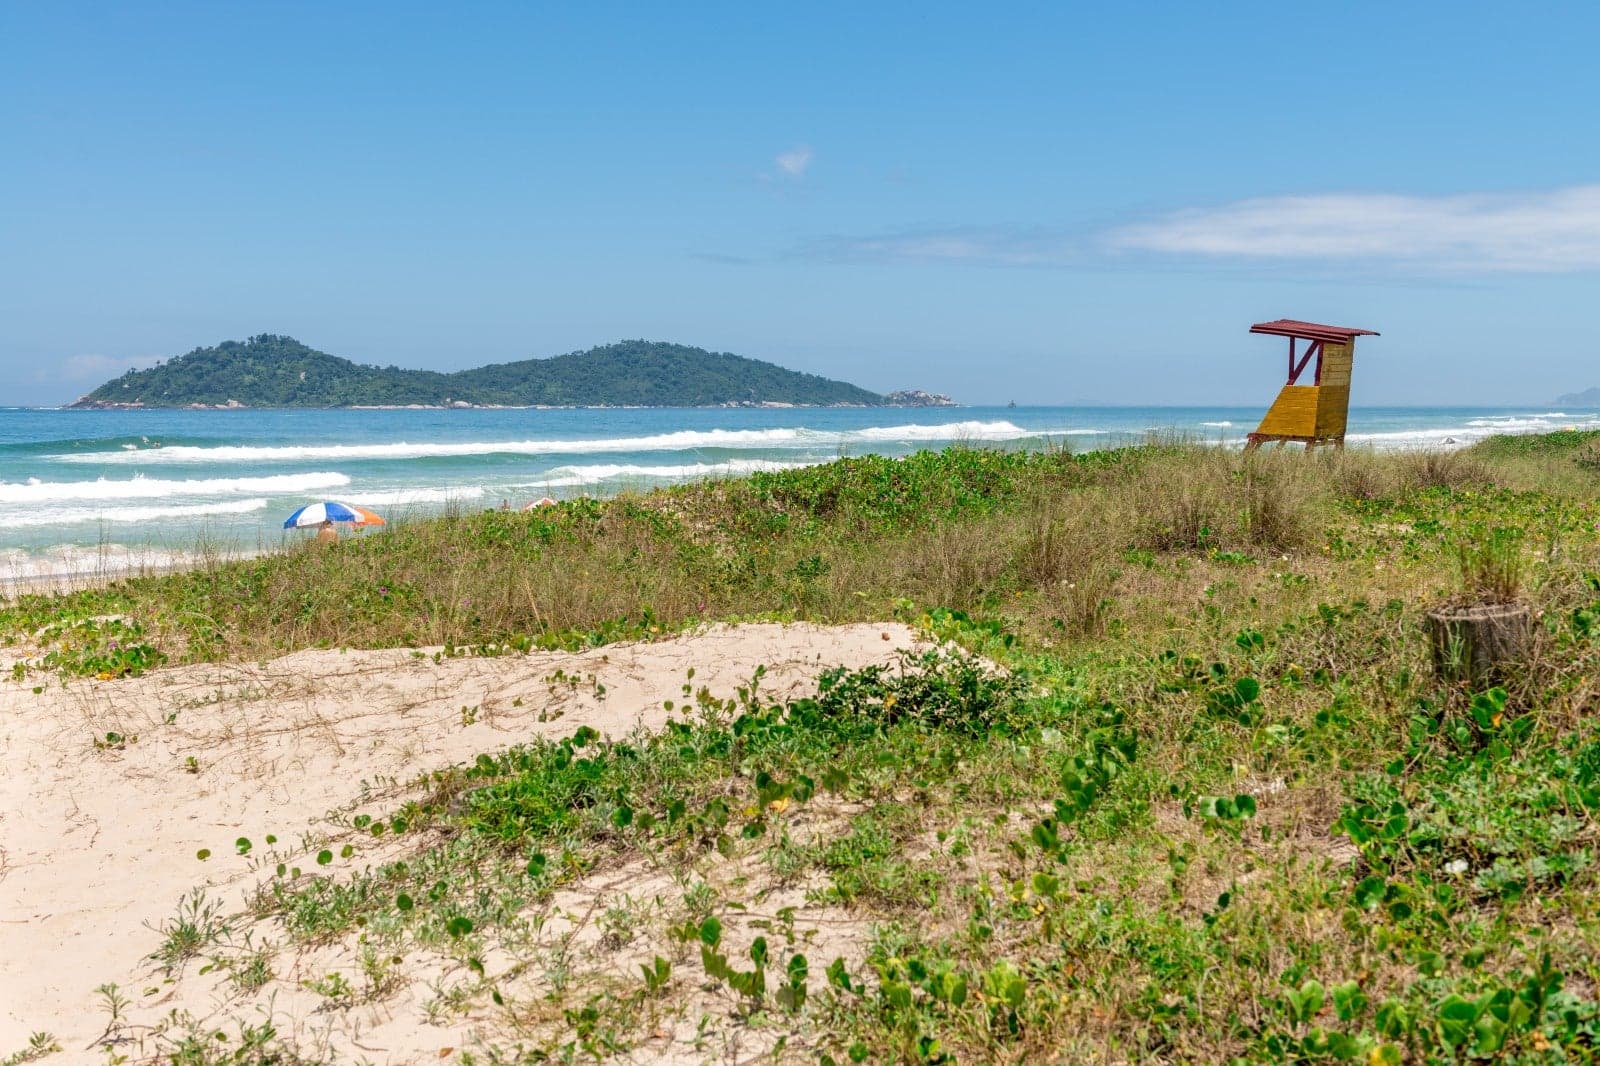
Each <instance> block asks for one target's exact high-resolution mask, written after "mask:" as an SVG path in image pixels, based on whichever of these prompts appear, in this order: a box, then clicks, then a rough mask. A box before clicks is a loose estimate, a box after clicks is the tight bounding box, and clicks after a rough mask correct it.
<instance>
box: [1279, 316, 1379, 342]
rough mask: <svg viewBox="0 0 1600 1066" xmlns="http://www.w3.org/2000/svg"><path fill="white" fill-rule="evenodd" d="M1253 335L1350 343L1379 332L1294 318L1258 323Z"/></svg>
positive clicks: (1373, 335)
mask: <svg viewBox="0 0 1600 1066" xmlns="http://www.w3.org/2000/svg"><path fill="white" fill-rule="evenodd" d="M1250 332H1251V333H1270V334H1272V335H1273V336H1276V337H1304V338H1305V339H1306V340H1313V341H1331V342H1333V343H1335V344H1337V343H1341V342H1342V343H1346V344H1347V343H1349V342H1350V341H1351V340H1352V339H1354V338H1356V337H1376V336H1378V331H1377V330H1372V329H1350V328H1348V327H1346V326H1322V325H1318V324H1317V323H1315V322H1301V321H1299V320H1297V319H1293V318H1279V319H1274V320H1273V321H1271V322H1257V323H1256V324H1255V325H1253V326H1251V327H1250Z"/></svg>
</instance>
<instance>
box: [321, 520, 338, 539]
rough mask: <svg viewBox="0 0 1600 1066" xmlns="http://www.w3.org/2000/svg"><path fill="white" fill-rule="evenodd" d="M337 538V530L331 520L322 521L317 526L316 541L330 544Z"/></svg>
mask: <svg viewBox="0 0 1600 1066" xmlns="http://www.w3.org/2000/svg"><path fill="white" fill-rule="evenodd" d="M338 539H339V531H338V530H337V529H334V528H333V523H332V522H324V523H322V524H321V525H320V526H318V527H317V543H318V544H332V543H333V542H334V541H336V540H338Z"/></svg>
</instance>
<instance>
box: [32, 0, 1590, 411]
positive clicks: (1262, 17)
mask: <svg viewBox="0 0 1600 1066" xmlns="http://www.w3.org/2000/svg"><path fill="white" fill-rule="evenodd" d="M645 7H646V5H608V4H599V3H594V4H583V5H577V4H574V5H537V6H536V5H527V4H507V5H503V6H502V5H492V4H472V5H443V4H417V5H408V4H401V3H386V4H381V5H379V4H373V5H360V4H340V5H329V4H318V5H312V4H306V5H293V4H273V5H265V4H263V5H228V4H150V3H145V4H119V5H112V4H105V5H79V4H69V3H51V4H26V3H21V2H15V3H3V2H0V404H4V403H8V402H19V403H55V402H61V401H65V400H68V399H71V398H72V397H73V396H75V395H77V394H79V393H80V392H83V391H85V390H87V389H88V388H90V387H92V386H93V385H95V384H98V383H99V381H100V380H102V379H104V378H106V377H109V376H111V375H112V374H115V373H118V372H120V371H121V370H122V369H123V368H125V367H126V366H129V365H142V364H143V363H147V362H148V361H150V360H151V359H153V358H156V357H162V356H171V355H174V354H178V353H181V352H183V351H186V350H188V349H189V348H192V347H194V346H196V345H202V344H211V343H215V342H217V341H220V340H223V339H227V338H242V337H244V336H246V335H249V334H252V333H258V332H278V333H289V334H292V335H294V336H296V337H298V338H300V339H301V340H303V341H305V342H307V343H309V344H312V345H313V346H315V347H319V348H321V349H323V350H325V351H329V352H333V353H335V354H338V355H344V356H347V357H349V358H353V359H357V360H360V361H363V362H377V363H398V364H400V365H405V366H428V367H437V368H441V369H445V368H455V367H464V366H472V365H478V364H481V363H485V362H495V361H502V360H507V359H515V358H525V357H527V356H530V355H551V354H556V353H558V352H563V351H569V350H573V349H578V348H585V347H588V346H590V345H593V344H598V343H604V342H608V341H612V340H616V339H620V338H625V337H648V338H652V339H665V340H674V341H681V342H684V343H689V344H699V345H703V346H706V347H710V348H715V349H723V350H730V351H735V352H738V353H741V354H745V355H751V356H755V357H759V358H765V359H771V360H774V361H776V362H779V363H782V364H784V365H787V366H792V367H796V368H799V369H805V370H810V371H814V372H817V373H823V374H828V375H832V376H838V377H844V378H848V379H850V380H852V381H855V382H857V383H859V384H862V385H866V386H868V387H872V388H878V389H890V388H898V387H907V386H912V387H924V388H930V389H936V390H939V391H945V392H949V393H951V394H953V395H954V396H956V397H957V398H958V399H961V400H964V401H968V402H973V403H984V402H1000V403H1004V402H1006V401H1007V400H1012V399H1015V400H1016V401H1017V402H1019V403H1184V402H1198V403H1242V404H1254V403H1264V402H1265V401H1266V399H1267V398H1269V396H1270V393H1271V390H1272V389H1273V388H1274V387H1275V386H1276V384H1277V383H1278V379H1277V375H1278V374H1279V373H1280V372H1281V370H1280V362H1281V355H1282V353H1281V351H1280V349H1279V346H1278V345H1277V344H1276V343H1275V342H1273V341H1270V340H1268V339H1266V338H1260V337H1251V336H1249V335H1248V334H1247V333H1246V329H1247V327H1248V326H1249V324H1250V323H1251V322H1253V321H1258V320H1260V319H1265V318H1277V317H1297V318H1307V319H1313V320H1318V321H1327V322H1333V323H1336V324H1341V325H1351V326H1359V327H1366V328H1371V329H1377V330H1380V331H1382V333H1383V336H1382V337H1381V338H1377V339H1374V340H1370V341H1364V342H1363V343H1362V346H1361V353H1360V357H1359V360H1358V362H1359V365H1358V370H1357V377H1356V387H1355V402H1357V403H1367V404H1382V403H1394V404H1410V403H1429V402H1436V403H1458V402H1459V403H1497V402H1498V403H1506V404H1532V405H1538V404H1542V403H1544V402H1546V401H1548V400H1550V399H1551V398H1552V397H1553V396H1554V395H1556V394H1558V393H1561V392H1566V391H1571V390H1574V389H1580V388H1585V387H1588V386H1591V385H1600V342H1596V341H1595V340H1594V338H1593V335H1592V334H1593V330H1592V327H1591V322H1592V319H1593V318H1594V314H1595V307H1596V306H1597V305H1600V300H1597V298H1596V297H1597V294H1600V284H1597V283H1600V137H1597V136H1596V135H1595V129H1596V115H1597V114H1600V74H1597V73H1596V68H1595V66H1594V64H1593V61H1592V55H1591V50H1592V44H1593V42H1594V41H1595V40H1597V39H1600V7H1597V6H1595V5H1579V4H1570V5H1556V4H1529V5H1519V6H1517V7H1515V8H1513V6H1512V5H1505V4H1495V5H1475V4H1470V3H1451V4H1422V3H1415V4H1393V3H1387V4H1349V5H1321V6H1320V8H1319V9H1318V10H1310V9H1309V8H1308V7H1307V6H1306V5H1291V4H1282V3H1273V4H1261V5H1254V4H1223V5H1197V4H1192V3H1185V4H1147V5H1064V4H1051V5H1038V6H1025V5H981V6H980V5H970V6H959V7H957V6H945V5H938V4H927V3H923V4H915V5H903V6H901V5H892V6H891V5H831V4H820V3H812V4H805V5H788V6H787V7H786V8H784V9H782V10H778V9H777V7H776V5H752V4H737V5H733V4H730V5H725V6H721V5H649V6H648V7H649V8H652V9H653V10H646V11H644V12H642V13H641V11H640V10H638V9H639V8H645Z"/></svg>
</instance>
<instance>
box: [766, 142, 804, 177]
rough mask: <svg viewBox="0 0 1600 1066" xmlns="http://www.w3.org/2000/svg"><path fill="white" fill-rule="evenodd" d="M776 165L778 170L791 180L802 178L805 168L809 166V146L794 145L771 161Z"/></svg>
mask: <svg viewBox="0 0 1600 1066" xmlns="http://www.w3.org/2000/svg"><path fill="white" fill-rule="evenodd" d="M773 162H775V163H777V164H778V169H779V170H781V171H782V172H783V173H785V174H787V175H788V176H789V177H791V178H800V177H804V176H805V173H806V168H807V167H809V166H811V146H810V145H809V144H801V145H796V146H795V147H793V148H791V149H789V150H788V151H787V152H779V153H778V158H777V159H775V160H773Z"/></svg>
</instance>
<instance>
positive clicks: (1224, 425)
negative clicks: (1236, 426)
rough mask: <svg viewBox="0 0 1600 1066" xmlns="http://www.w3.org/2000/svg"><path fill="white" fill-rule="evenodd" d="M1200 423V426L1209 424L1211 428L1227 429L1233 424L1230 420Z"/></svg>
mask: <svg viewBox="0 0 1600 1066" xmlns="http://www.w3.org/2000/svg"><path fill="white" fill-rule="evenodd" d="M1200 424H1201V425H1202V426H1211V427H1212V428H1213V429H1228V428H1229V427H1231V426H1232V425H1233V423H1232V422H1202V423H1200Z"/></svg>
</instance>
